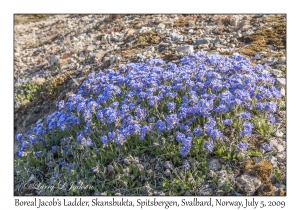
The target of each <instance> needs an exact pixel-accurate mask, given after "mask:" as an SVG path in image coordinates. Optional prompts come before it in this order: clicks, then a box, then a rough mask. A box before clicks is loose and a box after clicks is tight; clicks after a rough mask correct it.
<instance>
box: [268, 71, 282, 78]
mask: <svg viewBox="0 0 300 210" xmlns="http://www.w3.org/2000/svg"><path fill="white" fill-rule="evenodd" d="M271 73H272V74H274V75H275V76H276V77H281V76H282V71H281V70H278V69H271Z"/></svg>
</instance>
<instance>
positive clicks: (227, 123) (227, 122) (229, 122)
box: [223, 119, 232, 125]
mask: <svg viewBox="0 0 300 210" xmlns="http://www.w3.org/2000/svg"><path fill="white" fill-rule="evenodd" d="M231 124H232V119H226V120H223V125H231Z"/></svg>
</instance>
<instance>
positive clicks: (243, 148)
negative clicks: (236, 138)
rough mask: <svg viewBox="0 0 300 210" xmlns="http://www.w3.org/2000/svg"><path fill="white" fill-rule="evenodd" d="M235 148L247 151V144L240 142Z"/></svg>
mask: <svg viewBox="0 0 300 210" xmlns="http://www.w3.org/2000/svg"><path fill="white" fill-rule="evenodd" d="M237 147H238V148H239V149H240V150H245V151H246V150H247V149H248V144H247V143H243V142H240V143H238V145H237Z"/></svg>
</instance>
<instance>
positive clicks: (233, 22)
mask: <svg viewBox="0 0 300 210" xmlns="http://www.w3.org/2000/svg"><path fill="white" fill-rule="evenodd" d="M239 20H240V17H239V15H232V16H231V19H230V25H231V26H238V25H239Z"/></svg>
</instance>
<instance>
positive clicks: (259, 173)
mask: <svg viewBox="0 0 300 210" xmlns="http://www.w3.org/2000/svg"><path fill="white" fill-rule="evenodd" d="M272 171H273V166H272V163H271V162H270V161H268V160H262V161H260V162H259V163H258V164H255V165H254V166H253V167H252V170H251V174H252V175H254V176H256V177H257V178H259V179H260V180H261V181H262V182H263V183H268V182H269V181H270V176H271V174H272Z"/></svg>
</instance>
